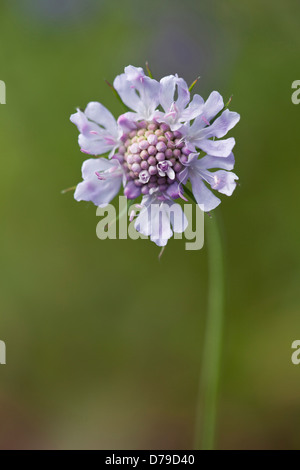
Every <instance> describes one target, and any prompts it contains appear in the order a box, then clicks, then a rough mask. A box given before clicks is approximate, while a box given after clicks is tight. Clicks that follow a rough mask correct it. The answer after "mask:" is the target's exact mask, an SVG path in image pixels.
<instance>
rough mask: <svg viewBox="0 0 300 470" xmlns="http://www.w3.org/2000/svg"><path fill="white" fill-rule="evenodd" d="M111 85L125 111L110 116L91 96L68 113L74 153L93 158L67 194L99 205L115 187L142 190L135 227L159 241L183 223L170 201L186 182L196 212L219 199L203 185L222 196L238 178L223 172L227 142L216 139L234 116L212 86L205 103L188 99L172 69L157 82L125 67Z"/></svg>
mask: <svg viewBox="0 0 300 470" xmlns="http://www.w3.org/2000/svg"><path fill="white" fill-rule="evenodd" d="M113 86H114V89H115V91H116V92H117V94H118V95H119V97H120V98H121V100H122V101H123V103H124V104H125V105H126V107H127V108H128V109H129V111H128V112H126V113H124V114H121V115H120V116H119V117H118V119H117V120H116V119H115V118H114V117H113V115H112V114H111V113H110V112H109V111H108V110H107V109H106V108H105V107H104V106H103V105H101V104H100V103H96V102H92V103H89V104H88V106H87V107H86V109H85V111H84V112H83V111H81V110H79V109H78V110H77V113H75V114H73V115H72V116H71V121H72V122H73V123H74V124H75V125H76V126H77V128H78V130H79V133H80V134H79V139H78V142H79V145H80V148H81V151H82V152H84V153H87V154H90V155H93V156H97V157H98V158H91V159H88V160H86V161H85V162H84V163H83V166H82V177H83V181H82V182H81V183H79V184H78V186H77V188H76V191H75V194H74V197H75V199H76V200H77V201H81V200H84V201H92V202H93V203H94V204H95V205H97V206H105V205H107V204H109V203H110V202H111V200H112V199H113V198H114V197H115V196H116V195H117V194H118V193H119V191H120V190H121V187H122V186H123V191H124V195H125V196H126V197H127V198H128V199H132V200H134V199H137V198H139V197H140V196H142V201H141V203H140V205H139V207H140V214H139V215H138V216H137V218H136V221H135V228H136V229H137V230H138V231H139V232H141V233H142V234H144V235H147V236H150V239H151V240H152V241H154V242H155V243H156V244H157V245H159V246H164V245H165V244H166V243H167V241H168V239H169V238H170V237H171V236H172V234H173V231H175V232H179V233H181V232H183V231H184V230H185V229H186V226H187V220H186V218H185V216H184V214H183V211H182V209H181V206H180V205H179V204H175V203H174V201H175V200H176V199H178V198H180V197H183V198H184V196H183V193H184V191H185V185H186V184H189V183H188V182H190V183H191V185H192V191H193V194H194V198H195V199H196V201H197V203H198V204H199V206H200V208H201V209H202V210H204V211H210V210H212V209H214V208H215V207H217V205H218V204H219V203H220V202H221V201H220V199H219V198H217V197H216V196H215V195H214V194H213V193H212V191H211V190H215V191H218V192H219V193H223V194H226V195H227V196H230V195H231V194H232V192H233V191H234V189H235V187H236V180H237V179H238V177H237V176H236V175H235V173H232V172H231V171H230V170H232V169H233V167H234V156H233V154H232V149H233V147H234V145H235V140H234V138H233V137H230V138H227V139H222V138H223V137H224V136H225V135H226V134H227V132H228V131H229V130H230V129H232V128H233V127H234V126H235V124H236V123H237V122H238V121H239V118H240V117H239V115H238V114H237V113H234V112H231V111H229V110H228V109H225V106H224V102H223V99H222V97H221V95H220V94H219V93H217V92H216V91H214V92H212V93H211V95H210V96H209V98H208V99H207V101H206V102H205V101H204V100H203V98H202V97H201V96H199V95H197V94H196V95H194V97H193V98H192V99H191V96H190V90H189V87H188V85H187V83H186V82H185V81H184V80H183V79H182V78H179V77H178V76H177V75H170V76H167V77H164V78H162V79H161V80H160V82H158V81H157V80H155V79H153V78H151V77H150V76H147V75H146V74H145V72H144V70H143V69H142V68H140V67H134V66H128V67H126V68H125V71H124V73H122V74H121V75H119V76H117V77H116V78H115V80H114V84H113ZM101 155H105V156H104V157H101V158H99V157H100V156H101ZM212 169H213V170H216V171H210V170H212ZM170 208H172V211H171V212H170V210H169V209H170ZM159 211H160V213H161V214H162V216H160V215H159ZM175 213H176V214H177V216H176V218H175V219H174V214H175ZM171 227H172V228H173V230H172V228H171Z"/></svg>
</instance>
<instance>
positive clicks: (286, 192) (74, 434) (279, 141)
mask: <svg viewBox="0 0 300 470" xmlns="http://www.w3.org/2000/svg"><path fill="white" fill-rule="evenodd" d="M299 18H300V4H299V2H298V1H296V0H294V1H293V0H287V1H285V2H283V1H279V0H278V1H276V2H274V0H263V1H261V0H260V1H258V0H253V1H252V2H240V1H239V0H235V1H233V0H231V1H230V0H229V1H226V2H224V1H221V0H218V1H201V0H199V1H192V0H187V1H186V2H181V1H177V0H172V1H171V0H166V1H164V2H161V1H158V0H152V2H146V1H137V0H136V1H134V0H133V1H121V0H114V1H111V2H108V1H105V0H103V1H92V0H89V1H87V0H81V1H80V0H76V1H75V0H72V1H66V0H65V1H63V0H60V1H50V0H47V1H46V0H43V1H37V0H36V1H33V0H26V1H17V0H16V1H13V0H9V1H4V0H2V2H1V6H0V41H1V46H0V64H1V68H0V70H1V75H0V79H1V80H4V81H5V83H6V86H7V104H6V105H1V106H0V126H1V137H0V139H1V186H0V192H1V212H0V213H1V231H0V237H1V251H0V256H1V282H0V286H1V287H0V289H1V316H0V339H1V340H4V341H5V342H6V346H7V365H5V366H4V365H2V366H0V422H1V427H0V448H2V449H20V448H25V449H39V448H43V449H47V448H49V449H55V448H58V449H92V448H96V449H104V448H107V449H117V448H123V449H143V448H144V449H154V448H156V449H191V448H192V445H193V428H194V416H195V407H196V396H197V384H198V374H199V370H200V365H201V351H202V344H203V334H204V325H205V313H206V302H207V300H206V299H207V253H206V247H204V249H203V250H201V251H196V252H193V251H185V250H184V241H176V240H171V241H170V243H169V244H168V247H167V249H166V251H165V253H164V255H163V257H162V260H161V261H160V262H159V261H158V259H157V256H158V253H159V249H158V248H157V247H156V246H155V245H154V244H153V243H151V242H150V241H147V240H146V241H145V240H138V241H132V240H120V241H116V240H107V241H100V240H98V239H97V237H96V233H95V229H96V224H97V222H98V218H96V211H95V206H93V205H92V204H89V203H85V202H81V203H80V204H79V203H77V202H75V201H74V199H73V197H72V193H68V194H66V195H62V194H61V190H62V189H64V188H66V187H69V186H72V185H74V184H76V183H77V182H79V181H80V179H81V172H80V167H81V163H82V161H83V160H84V155H83V154H82V153H80V151H79V148H78V144H77V135H78V133H77V130H76V128H75V126H73V125H72V124H71V123H70V122H69V116H70V114H71V113H73V112H74V109H75V107H76V106H80V107H85V105H86V104H87V103H88V102H89V101H95V100H97V101H101V102H102V103H103V104H104V105H105V106H107V107H108V108H109V109H111V110H112V112H113V113H115V116H117V115H118V114H120V113H121V112H122V109H121V108H120V107H119V104H118V102H117V101H116V100H115V98H114V96H113V95H112V94H111V92H110V90H109V89H108V87H107V85H106V84H105V82H104V79H108V80H110V81H113V79H114V77H115V76H116V75H117V74H119V73H121V72H122V70H123V68H124V66H126V65H128V64H132V65H137V66H138V65H141V66H143V65H144V63H145V61H146V60H148V61H149V62H150V65H151V68H152V70H153V72H154V74H155V76H156V77H157V78H160V77H161V76H163V75H166V74H172V73H178V74H179V75H181V76H183V77H184V78H185V79H186V80H187V82H192V81H193V80H194V78H195V77H196V76H197V75H201V80H200V81H199V82H198V84H197V87H196V92H197V93H200V94H201V95H202V96H203V97H204V98H207V96H208V95H209V93H210V92H211V91H212V90H215V89H216V90H218V91H219V92H220V93H221V94H222V95H223V96H224V98H225V99H226V98H228V97H229V96H230V95H231V94H233V95H234V96H233V102H232V105H231V109H232V110H235V111H238V112H239V113H240V114H241V116H242V119H241V122H240V123H239V124H238V126H237V128H236V129H235V130H234V132H232V133H231V135H234V137H235V138H236V141H237V145H236V147H235V156H236V172H237V174H238V175H239V177H240V186H239V187H238V188H237V190H236V191H235V193H234V195H233V196H232V197H231V198H226V196H224V197H223V198H222V199H223V202H222V205H221V206H220V208H219V209H218V213H220V214H221V216H222V220H223V232H224V238H225V245H226V283H227V289H226V324H225V338H224V349H223V357H222V359H223V364H222V386H221V393H220V406H219V430H218V445H217V447H218V448H220V449H254V448H257V449H297V448H299V447H300V446H299V444H300V365H299V366H296V365H293V364H292V362H291V353H292V350H291V343H292V342H293V340H295V339H299V337H300V316H299V313H300V310H299V279H300V264H299V263H300V249H299V239H300V237H299V232H300V222H299V216H298V212H299V211H298V201H299V182H298V172H299V171H300V158H299V144H300V133H299V117H300V106H296V105H293V104H292V102H291V94H292V90H291V84H292V82H293V81H294V80H296V79H299V78H300V70H299V52H300V36H299V22H300V20H299Z"/></svg>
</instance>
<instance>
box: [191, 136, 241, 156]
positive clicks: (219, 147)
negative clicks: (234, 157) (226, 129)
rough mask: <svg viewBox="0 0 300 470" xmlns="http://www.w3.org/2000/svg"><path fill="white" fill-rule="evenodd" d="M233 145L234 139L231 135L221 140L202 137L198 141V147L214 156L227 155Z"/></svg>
mask: <svg viewBox="0 0 300 470" xmlns="http://www.w3.org/2000/svg"><path fill="white" fill-rule="evenodd" d="M196 145H197V144H196ZM234 146H235V140H234V138H233V137H229V139H223V140H209V139H203V140H200V141H199V142H198V147H199V148H200V149H201V150H203V151H204V152H205V153H208V154H209V155H214V156H215V157H228V155H229V154H230V153H231V151H232V149H233V147H234Z"/></svg>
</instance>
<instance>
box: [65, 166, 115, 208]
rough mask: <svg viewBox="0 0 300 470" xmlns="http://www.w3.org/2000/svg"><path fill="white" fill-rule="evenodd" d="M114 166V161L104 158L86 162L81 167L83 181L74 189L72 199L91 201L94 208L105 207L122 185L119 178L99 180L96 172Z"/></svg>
mask: <svg viewBox="0 0 300 470" xmlns="http://www.w3.org/2000/svg"><path fill="white" fill-rule="evenodd" d="M114 166H116V161H115V160H114V161H110V160H107V159H105V158H98V159H94V158H91V159H89V160H86V161H85V162H84V163H83V165H82V177H83V180H84V181H82V182H81V183H79V184H78V185H77V187H76V191H75V193H74V198H75V199H76V200H77V201H92V202H93V203H94V204H95V205H96V206H103V207H104V206H106V205H107V204H109V202H110V201H111V200H112V199H113V198H114V197H115V196H116V195H117V194H118V192H119V191H120V187H121V183H122V173H121V172H120V176H116V177H114V178H108V179H105V180H99V179H98V178H97V176H96V174H95V172H96V171H105V170H108V169H110V168H113V167H114Z"/></svg>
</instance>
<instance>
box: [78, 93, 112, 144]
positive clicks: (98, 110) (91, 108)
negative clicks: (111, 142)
mask: <svg viewBox="0 0 300 470" xmlns="http://www.w3.org/2000/svg"><path fill="white" fill-rule="evenodd" d="M85 115H86V117H87V118H88V119H89V120H91V121H94V122H96V123H97V124H99V125H100V126H101V127H103V128H104V129H106V130H107V131H108V132H109V133H110V134H111V135H112V136H115V137H116V138H117V137H118V126H117V122H116V120H115V118H114V116H113V115H112V114H111V112H110V111H108V109H107V108H105V106H103V105H102V104H101V103H97V102H96V101H91V102H90V103H89V104H88V105H87V107H86V109H85Z"/></svg>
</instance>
